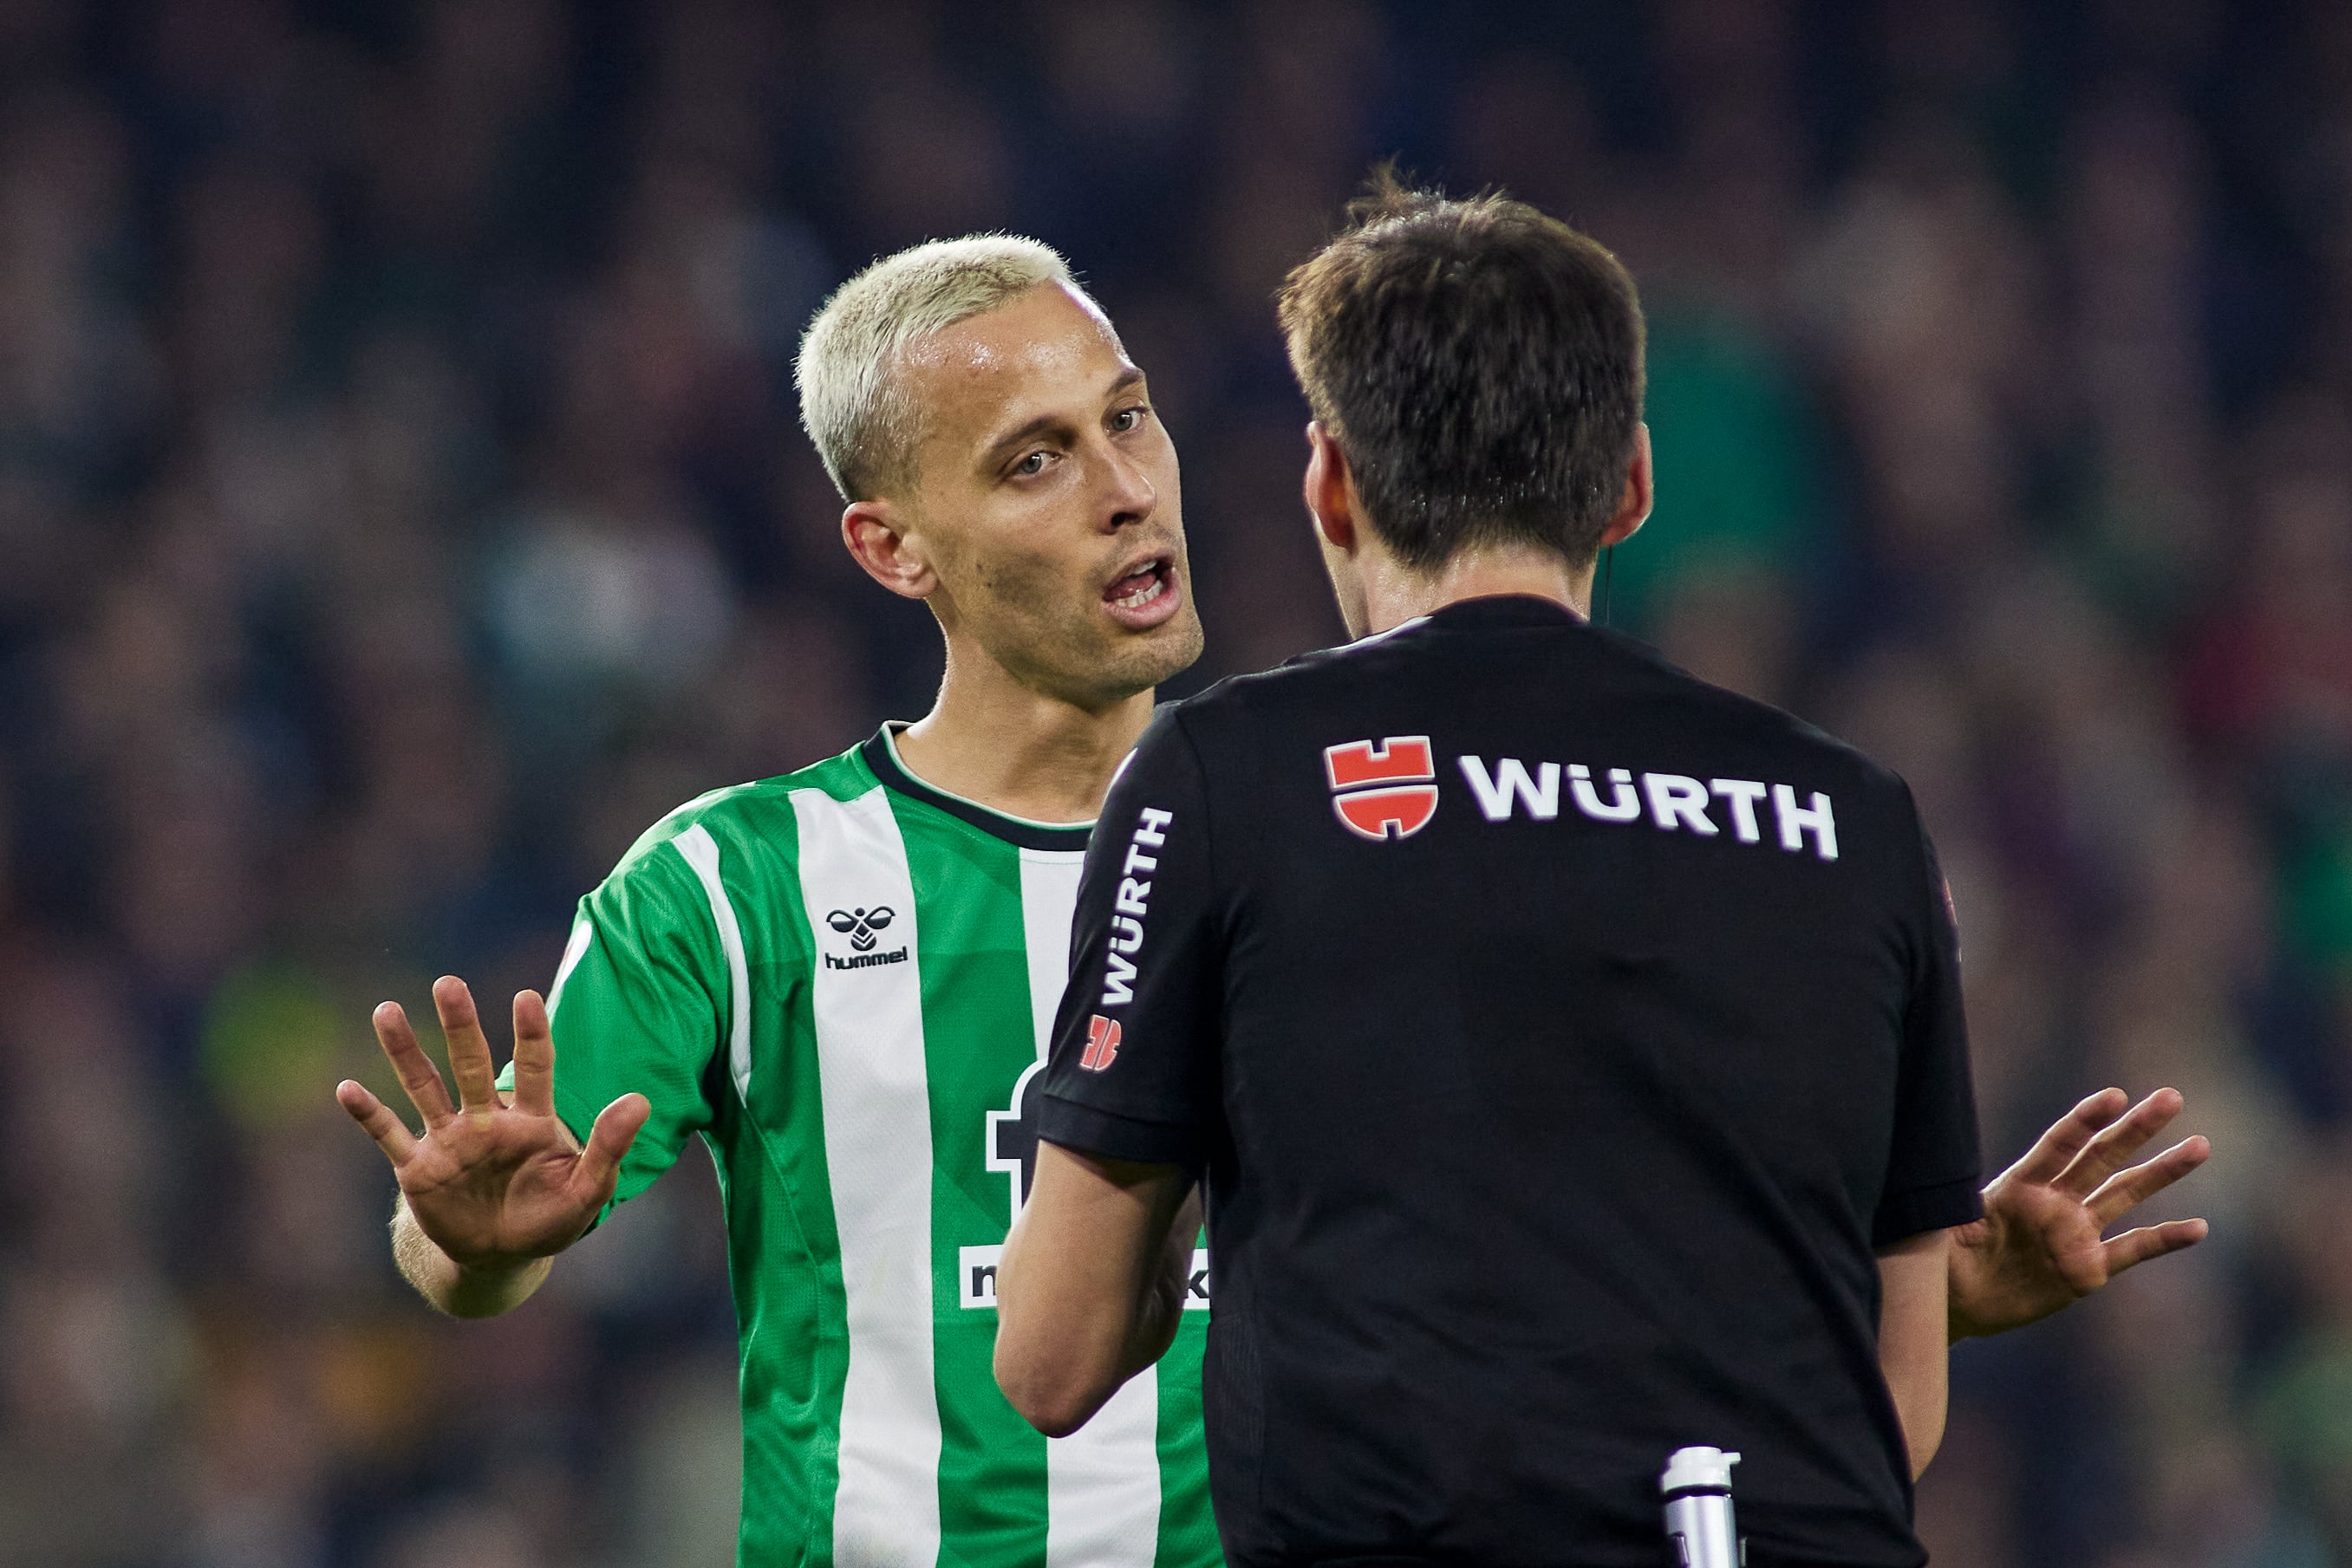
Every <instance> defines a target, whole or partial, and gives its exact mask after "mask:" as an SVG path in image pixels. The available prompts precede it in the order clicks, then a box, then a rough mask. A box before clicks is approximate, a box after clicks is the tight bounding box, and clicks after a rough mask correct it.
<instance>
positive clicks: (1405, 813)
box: [1323, 735, 1437, 840]
mask: <svg viewBox="0 0 2352 1568" xmlns="http://www.w3.org/2000/svg"><path fill="white" fill-rule="evenodd" d="M1323 773H1324V777H1326V778H1327V779H1329V780H1330V781H1331V788H1332V789H1333V790H1334V791H1335V794H1334V798H1333V800H1332V801H1331V810H1333V811H1335V812H1337V813H1338V814H1339V824H1340V826H1342V827H1344V828H1346V829H1347V830H1348V831H1349V832H1351V833H1353V834H1355V835H1356V836H1357V837H1358V838H1360V839H1375V840H1379V839H1409V838H1411V837H1412V835H1413V834H1415V833H1417V832H1419V831H1421V830H1422V829H1423V828H1425V827H1427V826H1429V819H1430V818H1431V817H1433V816H1434V815H1435V814H1436V812H1437V785H1436V782H1435V780H1436V778H1437V767H1436V764H1435V763H1434V762H1433V761H1432V760H1431V758H1430V752H1429V737H1427V736H1425V735H1392V736H1390V737H1388V738H1387V739H1386V740H1383V741H1381V743H1380V744H1379V745H1378V746H1374V745H1373V744H1372V743H1371V742H1370V741H1369V740H1351V741H1349V742H1348V743H1347V744H1346V745H1344V746H1330V747H1324V749H1323ZM1367 786H1370V787H1369V788H1368V787H1367Z"/></svg>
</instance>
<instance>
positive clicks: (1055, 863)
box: [1021, 850, 1160, 1568]
mask: <svg viewBox="0 0 2352 1568" xmlns="http://www.w3.org/2000/svg"><path fill="white" fill-rule="evenodd" d="M1085 859H1086V856H1085V855H1084V854H1083V853H1081V852H1076V851H1068V850H1062V851H1056V850H1023V851H1022V852H1021V925H1022V936H1023V939H1024V945H1025V946H1026V948H1027V951H1028V955H1029V1017H1030V1020H1031V1022H1032V1023H1033V1024H1034V1027H1035V1030H1036V1034H1037V1059H1038V1060H1039V1061H1044V1060H1045V1052H1046V1051H1047V1050H1048V1049H1049V1047H1050V1046H1051V1045H1052V1043H1053V1032H1054V1009H1055V1008H1057V1007H1059V1006H1060V1005H1061V1001H1062V988H1063V987H1064V985H1065V984H1066V983H1067V981H1068V979H1069V974H1070V959H1069V954H1070V926H1071V925H1072V923H1073V921H1074V919H1075V917H1076V913H1077V904H1078V869H1079V866H1080V865H1081V864H1082V863H1083V862H1084V861H1085ZM1033 1092H1034V1090H1033ZM1159 1548H1160V1369H1159V1368H1158V1367H1157V1366H1150V1367H1146V1368H1145V1369H1144V1370H1143V1371H1142V1372H1140V1373H1139V1374H1137V1375H1135V1376H1134V1377H1132V1378H1130V1379H1129V1380H1128V1383H1127V1385H1126V1386H1125V1387H1123V1388H1121V1389H1120V1390H1119V1391H1118V1393H1117V1394H1114V1395H1112V1396H1111V1398H1110V1402H1109V1403H1108V1405H1105V1406H1103V1407H1102V1409H1101V1410H1099V1411H1097V1413H1096V1415H1095V1418H1094V1419H1093V1420H1091V1421H1089V1422H1087V1424H1086V1425H1085V1426H1083V1427H1079V1428H1078V1429H1077V1430H1076V1431H1075V1432H1073V1433H1071V1434H1070V1435H1069V1436H1068V1437H1051V1438H1048V1439H1046V1443H1045V1568H1151V1563H1152V1558H1153V1557H1154V1556H1155V1555H1156V1554H1157V1552H1158V1551H1159Z"/></svg>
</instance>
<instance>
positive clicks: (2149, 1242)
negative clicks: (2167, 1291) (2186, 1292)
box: [2100, 1219, 2210, 1280]
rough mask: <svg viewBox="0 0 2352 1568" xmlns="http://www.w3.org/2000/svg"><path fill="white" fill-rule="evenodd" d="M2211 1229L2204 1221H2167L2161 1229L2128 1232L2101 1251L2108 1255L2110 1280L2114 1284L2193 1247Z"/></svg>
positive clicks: (2108, 1243) (2105, 1245) (2139, 1229)
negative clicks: (2143, 1266) (2136, 1270)
mask: <svg viewBox="0 0 2352 1568" xmlns="http://www.w3.org/2000/svg"><path fill="white" fill-rule="evenodd" d="M2208 1229H2210V1227H2209V1226H2207V1225H2206V1223H2205V1222H2204V1221H2203V1220H2201V1219H2168V1220H2167V1221H2165V1222H2164V1223H2163V1224H2162V1225H2143V1226H2141V1227H2140V1228H2138V1229H2137V1230H2126V1231H2125V1232H2124V1233H2123V1234H2122V1235H2121V1236H2118V1237H2116V1239H2114V1240H2112V1241H2108V1242H2105V1243H2103V1244H2102V1245H2101V1247H2100V1250H2101V1251H2102V1252H2104V1253H2105V1255H2106V1260H2107V1278H2108V1279H2110V1280H2112V1279H2114V1278H2115V1277H2116V1275H2118V1274H2120V1273H2122V1272H2123V1271H2124V1270H2126V1269H2130V1268H2136V1267H2137V1266H2138V1265H2139V1264H2142V1263H2145V1262H2147V1260H2149V1259H2151V1258H2161V1257H2163V1256H2164V1255H2165V1254H2167V1253H2168V1252H2178V1251H2179V1250H2180V1249H2182V1248H2184V1247H2194V1246H2196V1245H2197V1244H2198V1243H2199V1242H2200V1241H2202V1240H2204V1239H2205V1234H2206V1232H2207V1230H2208Z"/></svg>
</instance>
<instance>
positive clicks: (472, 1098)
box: [335, 975, 652, 1270]
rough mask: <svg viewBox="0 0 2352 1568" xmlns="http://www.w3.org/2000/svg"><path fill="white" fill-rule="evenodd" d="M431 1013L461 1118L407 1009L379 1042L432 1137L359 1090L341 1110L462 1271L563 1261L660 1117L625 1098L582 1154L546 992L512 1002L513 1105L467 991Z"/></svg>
mask: <svg viewBox="0 0 2352 1568" xmlns="http://www.w3.org/2000/svg"><path fill="white" fill-rule="evenodd" d="M433 1006H434V1009H435V1010H436V1012H438V1013H439V1014H440V1015H441V1030H442V1033H443V1034H444V1035H446V1037H447V1039H448V1042H449V1071H450V1074H451V1076H453V1077H455V1078H456V1079H457V1104H456V1105H455V1106H452V1105H451V1104H450V1103H449V1094H448V1091H447V1089H446V1087H445V1086H444V1085H443V1084H442V1082H441V1074H440V1073H439V1071H436V1069H435V1068H434V1065H433V1062H432V1061H431V1059H430V1058H428V1057H427V1056H426V1055H425V1051H424V1049H423V1048H422V1047H421V1046H419V1045H418V1044H417V1043H416V1034H415V1030H411V1029H410V1028H409V1025H408V1015H407V1014H406V1013H405V1012H404V1011H402V1010H401V1008H400V1005H399V1004H398V1003H397V1002H386V1003H384V1004H383V1006H381V1007H379V1008H377V1009H375V1037H376V1040H378V1041H379V1042H380V1043H381V1044H382V1045H383V1053H384V1055H385V1056H387V1057H389V1058H390V1059H391V1061H392V1066H393V1071H394V1072H396V1073H398V1074H399V1075H400V1084H401V1087H402V1088H403V1089H404V1090H405V1091H407V1093H408V1100H409V1103H411V1104H412V1105H415V1107H416V1111H417V1113H418V1114H419V1115H421V1116H423V1117H424V1118H425V1131H424V1133H423V1134H422V1135H418V1134H412V1133H410V1132H409V1130H408V1127H407V1125H406V1124H404V1123H403V1122H402V1121H401V1119H400V1117H399V1116H398V1115H396V1114H394V1113H393V1111H392V1110H391V1109H390V1108H389V1107H387V1106H386V1105H385V1104H384V1103H383V1101H381V1100H378V1099H377V1098H376V1097H375V1096H374V1095H373V1094H371V1093H369V1092H367V1091H366V1090H365V1089H364V1088H362V1087H361V1086H360V1085H359V1084H357V1083H354V1082H351V1081H350V1080H349V1079H346V1080H344V1081H343V1082H341V1083H340V1084H338V1085H337V1086H336V1088H335V1099H336V1101H337V1102H338V1103H341V1106H342V1108H343V1109H344V1110H346V1111H348V1112H350V1113H352V1120H354V1121H356V1122H358V1123H359V1124H360V1125H361V1126H362V1127H363V1128H365V1129H366V1130H367V1134H368V1136H370V1137H372V1138H373V1139H374V1140H375V1142H376V1146H377V1147H378V1148H380V1149H382V1150H383V1153H384V1157H385V1158H386V1159H388V1160H390V1161H391V1162H392V1169H393V1174H394V1176H397V1177H398V1178H399V1181H400V1190H401V1193H402V1194H403V1195H404V1197H406V1198H407V1200H408V1208H409V1212H410V1213H411V1214H413V1215H414V1216H415V1218H416V1223H417V1226H418V1228H420V1229H422V1230H423V1231H424V1232H425V1235H426V1236H427V1237H429V1238H431V1239H432V1241H433V1243H434V1245H436V1246H437V1247H438V1248H440V1249H441V1250H442V1251H443V1252H445V1253H446V1254H448V1256H449V1259H450V1260H451V1261H452V1262H455V1263H456V1264H457V1265H458V1266H459V1267H460V1268H462V1269H471V1270H499V1269H506V1268H511V1267H514V1266H517V1265H520V1264H522V1263H525V1262H528V1261H530V1260H532V1259H537V1258H545V1257H550V1256H551V1255H553V1254H554V1253H557V1252H561V1251H562V1250H563V1249H564V1248H566V1247H569V1246H570V1245H572V1242H574V1241H576V1240H578V1239H580V1236H581V1233H582V1232H583V1231H585V1230H586V1229H587V1228H588V1226H589V1222H590V1221H592V1220H593V1219H594V1218H596V1214H597V1211H598V1210H599V1209H601V1208H603V1207H604V1204H605V1202H606V1200H607V1199H609V1198H610V1197H612V1196H613V1186H614V1182H615V1181H616V1180H618V1179H619V1175H620V1165H621V1156H622V1155H625V1154H626V1153H627V1152H628V1148H629V1145H630V1144H631V1143H633V1142H635V1139H636V1135H637V1130H638V1129H639V1128H641V1127H643V1126H644V1125H645V1124H646V1116H647V1115H648V1114H650V1113H651V1111H652V1106H651V1105H650V1104H649V1103H647V1102H646V1097H645V1096H644V1095H642V1094H624V1095H622V1096H621V1097H620V1098H619V1099H618V1100H615V1101H614V1102H613V1103H611V1104H610V1105H607V1106H605V1107H604V1113H603V1114H602V1115H600V1116H598V1117H597V1118H596V1125H595V1126H594V1128H593V1129H592V1130H591V1132H590V1134H589V1137H588V1146H587V1147H586V1148H584V1149H583V1148H582V1147H581V1146H580V1144H579V1140H578V1139H576V1138H574V1137H573V1136H572V1133H571V1130H570V1129H569V1128H567V1127H566V1126H564V1124H563V1121H562V1118H561V1117H559V1116H558V1115H556V1113H555V1040H554V1038H553V1037H552V1036H551V1034H550V1032H549V1030H548V1023H547V1007H546V1004H545V1003H544V1002H542V1001H541V999H540V996H539V993H538V992H536V991H522V992H519V993H518V994H517V995H516V997H515V999H514V1069H515V1074H514V1094H513V1097H512V1099H511V1101H509V1099H507V1098H506V1097H504V1096H501V1095H500V1094H499V1091H498V1084H497V1074H496V1071H495V1070H494V1069H493V1068H492V1066H491V1063H490V1042H489V1041H488V1040H487V1039H485V1038H484V1037H483V1034H482V1024H481V1019H480V1018H479V1016H478V1014H477V1013H476V1012H475V1009H474V998H473V994H472V993H471V992H469V991H468V990H467V988H466V983H465V982H464V981H463V980H460V979H458V978H457V977H456V976H455V975H444V976H443V977H441V978H440V979H438V980H436V981H435V982H434V985H433Z"/></svg>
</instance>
